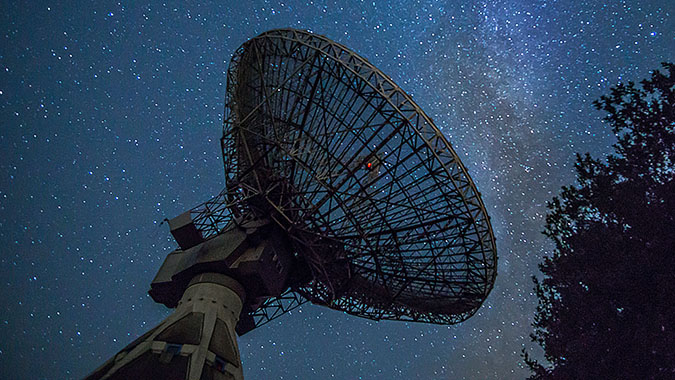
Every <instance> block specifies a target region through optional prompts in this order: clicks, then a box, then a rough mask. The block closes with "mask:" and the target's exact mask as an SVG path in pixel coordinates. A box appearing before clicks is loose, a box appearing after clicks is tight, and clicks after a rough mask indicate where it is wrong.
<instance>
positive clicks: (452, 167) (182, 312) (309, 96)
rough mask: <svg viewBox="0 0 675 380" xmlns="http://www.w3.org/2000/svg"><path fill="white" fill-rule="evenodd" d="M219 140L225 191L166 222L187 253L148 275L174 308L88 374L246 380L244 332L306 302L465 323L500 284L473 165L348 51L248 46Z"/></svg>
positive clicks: (277, 43) (303, 45)
mask: <svg viewBox="0 0 675 380" xmlns="http://www.w3.org/2000/svg"><path fill="white" fill-rule="evenodd" d="M221 145H222V150H223V159H224V166H225V174H226V185H225V188H224V189H223V191H222V192H221V193H220V194H219V195H218V196H216V197H215V198H213V199H211V200H209V201H207V202H205V203H203V204H201V205H199V206H197V207H195V208H193V209H191V210H189V211H187V212H185V213H184V214H182V215H180V216H178V217H176V218H174V219H172V220H171V221H170V222H169V225H170V227H171V232H172V234H173V236H174V238H175V239H176V241H177V242H178V244H179V246H180V249H177V250H176V251H174V252H172V253H171V254H169V256H167V258H166V260H165V262H164V264H163V265H162V268H160V270H159V272H158V274H157V276H156V277H155V280H154V281H153V282H152V284H151V290H150V295H151V296H152V297H153V299H154V300H155V301H157V302H160V303H163V304H165V305H167V306H169V307H177V310H176V312H175V313H174V314H173V315H172V316H170V317H169V318H168V319H167V320H166V321H165V322H163V323H162V324H160V325H159V326H158V327H156V328H155V329H153V330H151V331H150V332H148V333H147V334H146V335H145V336H144V337H141V338H139V340H137V342H134V343H132V344H131V345H130V346H128V347H127V348H125V349H124V350H123V351H122V352H121V353H124V355H122V357H121V358H119V356H120V354H121V353H120V354H118V355H117V356H116V357H115V358H113V359H111V361H109V362H108V363H106V365H107V367H106V365H104V366H103V367H102V368H99V370H97V372H95V373H94V374H92V377H90V378H92V379H99V378H100V379H104V378H109V379H113V378H122V377H116V376H119V373H120V371H122V372H123V371H124V369H125V368H129V367H132V366H133V365H132V364H131V363H134V360H135V362H136V366H137V367H139V366H140V364H138V363H140V359H139V358H140V357H142V356H143V355H145V359H143V360H145V361H143V366H141V367H142V368H152V369H153V370H156V369H157V368H160V369H161V368H165V369H166V368H169V367H170V366H171V363H174V364H175V363H179V362H181V360H183V362H185V363H188V362H189V364H185V365H186V368H187V369H184V370H182V372H180V371H179V372H180V373H181V375H180V376H181V377H177V378H181V379H199V378H200V376H203V375H204V374H207V373H209V374H211V376H216V377H213V378H236V379H240V378H242V376H243V375H242V370H241V363H240V359H239V354H238V348H237V344H236V340H235V339H234V332H235V331H236V332H237V333H238V334H239V335H242V334H244V333H246V332H247V331H250V330H252V329H254V328H256V327H259V326H261V325H263V324H265V323H267V322H269V321H270V320H272V319H274V318H277V317H279V316H280V315H283V314H284V313H285V312H287V311H289V310H291V309H293V308H295V307H298V306H299V305H301V304H302V303H304V302H307V301H310V302H312V303H314V304H318V305H322V306H326V307H329V308H332V309H335V310H340V311H344V312H347V313H349V314H352V315H356V316H359V317H365V318H369V319H373V320H382V319H388V320H405V321H415V322H425V323H435V324H453V323H458V322H461V321H463V320H465V319H467V318H469V317H470V316H471V315H473V314H474V313H475V312H476V311H477V310H478V308H479V307H480V305H481V304H482V302H483V301H484V300H485V299H486V297H487V296H488V294H489V292H490V291H491V289H492V287H493V285H494V281H495V277H496V273H497V272H496V265H497V255H496V246H495V239H494V234H493V232H492V228H491V225H490V220H489V217H488V215H487V212H486V210H485V206H484V205H483V202H482V200H481V198H480V193H479V192H478V191H477V189H476V186H475V184H474V183H473V181H472V180H471V178H470V176H469V174H468V172H467V170H466V168H465V167H464V166H463V164H462V163H461V161H460V160H459V158H458V156H457V154H456V153H455V151H454V150H453V148H452V147H451V145H450V143H449V142H448V140H447V139H446V138H445V137H444V136H443V134H442V133H441V132H440V130H439V129H438V128H437V127H436V126H435V125H434V123H433V122H432V120H431V119H430V118H429V117H428V116H427V115H426V114H425V113H424V112H423V111H422V110H421V109H420V108H419V106H418V105H417V104H416V103H415V102H414V101H413V100H412V98H411V97H410V96H409V95H407V94H406V93H405V92H404V91H403V90H401V89H400V88H399V87H398V86H397V85H396V84H394V82H393V81H392V80H391V79H390V78H389V77H387V76H386V75H385V74H383V73H382V72H381V71H380V70H378V69H377V68H375V67H374V66H373V65H372V64H370V63H369V62H368V61H367V60H365V59H364V58H362V57H360V56H359V55H357V54H356V53H354V52H352V51H351V50H349V49H348V48H346V47H345V46H343V45H340V44H338V43H336V42H334V41H331V40H330V39H328V38H326V37H323V36H319V35H316V34H313V33H310V32H306V31H300V30H293V29H279V30H271V31H268V32H265V33H263V34H261V35H259V36H257V37H255V38H253V39H251V40H249V41H247V42H246V43H244V44H243V45H242V46H241V47H240V48H239V49H238V50H237V51H236V52H235V54H234V56H233V58H232V61H231V63H230V67H229V70H228V73H227V95H226V99H225V122H224V128H223V137H222V140H221ZM196 295H198V297H197V296H196ZM207 301H208V302H207ZM200 302H201V303H200ZM209 302H210V303H209ZM211 305H218V307H215V306H211ZM223 310H225V312H223ZM178 314H179V315H178ZM176 315H178V316H176ZM200 318H201V319H200ZM219 321H220V322H221V324H220V325H218V322H219ZM216 326H221V327H220V330H218V331H216V330H217V329H218V328H217V327H216ZM167 331H169V332H167ZM194 331H201V332H200V333H195V332H194ZM190 333H191V334H192V335H191V337H190V339H187V338H185V336H187V335H189V334H190ZM186 334H187V335H186ZM186 342H187V343H186ZM214 342H216V343H214ZM223 342H226V343H227V344H225V343H223ZM143 344H145V348H143V349H140V348H139V346H140V345H143ZM218 344H220V346H222V347H220V348H219V347H215V346H214V345H216V346H217V345H218ZM223 347H225V348H223ZM132 353H133V354H132ZM181 363H182V362H181ZM141 367H139V368H141ZM181 368H182V367H181ZM135 371H136V372H129V373H135V374H137V373H139V372H138V371H140V370H139V369H136V370H135ZM167 373H168V372H167ZM171 373H178V372H176V371H174V372H171ZM94 375H96V376H94ZM97 376H98V377H97ZM217 376H223V377H217ZM228 376H229V377H228Z"/></svg>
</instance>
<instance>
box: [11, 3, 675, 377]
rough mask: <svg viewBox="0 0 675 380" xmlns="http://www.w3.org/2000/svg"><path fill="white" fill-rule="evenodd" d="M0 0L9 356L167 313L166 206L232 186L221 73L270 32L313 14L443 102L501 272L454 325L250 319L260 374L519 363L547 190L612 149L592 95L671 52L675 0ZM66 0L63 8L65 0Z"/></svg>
mask: <svg viewBox="0 0 675 380" xmlns="http://www.w3.org/2000/svg"><path fill="white" fill-rule="evenodd" d="M50 3H51V2H49V1H40V2H26V3H21V2H3V4H2V6H1V7H0V9H1V12H0V28H1V34H0V38H2V45H1V47H0V146H2V156H1V158H0V244H1V246H2V253H0V297H1V298H0V301H1V302H0V373H2V374H3V375H2V376H3V377H4V378H7V379H32V378H45V379H65V378H81V377H83V376H84V375H86V374H87V373H89V372H90V371H92V370H93V369H94V368H96V367H97V366H98V365H100V364H102V363H103V362H104V361H105V360H107V359H108V358H109V357H110V356H111V355H113V354H114V353H116V352H117V351H118V350H119V349H121V348H122V347H124V346H125V345H126V344H127V343H129V342H131V341H132V340H133V339H134V338H136V337H137V336H139V335H141V334H142V333H143V332H145V331H146V330H148V329H150V328H151V327H153V326H155V325H156V324H157V323H159V322H160V321H161V320H162V319H164V318H165V317H166V316H167V315H168V314H169V313H170V310H168V309H166V308H165V307H164V306H162V305H158V304H155V303H154V302H153V301H152V299H151V298H150V297H149V296H148V295H147V290H148V289H149V284H150V282H151V280H152V278H153V277H154V275H155V273H156V271H157V269H158V268H159V266H160V264H161V263H162V261H163V259H164V257H165V256H166V255H167V254H168V253H169V252H170V251H171V250H173V249H174V248H175V247H176V244H175V242H174V241H173V239H172V238H171V235H170V234H169V231H168V227H167V226H166V225H160V224H161V221H162V220H163V219H164V218H165V217H169V218H170V217H173V216H176V215H178V214H179V213H181V212H183V211H185V210H186V209H189V208H191V207H193V206H195V205H197V204H199V203H201V202H203V201H205V200H207V199H209V198H210V197H212V196H213V195H215V194H217V193H218V192H219V191H220V189H222V187H223V185H224V173H223V165H222V158H221V153H220V148H219V142H218V139H219V138H220V135H221V126H222V112H223V99H224V94H225V71H226V70H227V65H228V63H229V59H230V57H231V54H232V53H233V52H234V50H235V49H236V48H237V47H238V46H239V45H240V44H242V43H243V42H244V41H246V40H247V39H249V38H251V37H254V36H256V35H258V34H260V33H262V32H264V31H266V30H268V29H273V28H281V27H293V28H301V29H307V30H310V31H312V32H315V33H319V34H323V35H326V36H327V37H329V38H331V39H333V40H335V41H337V42H340V43H343V44H345V45H346V46H348V47H349V48H351V49H352V50H354V51H356V52H357V53H359V54H361V55H362V56H364V57H365V58H367V59H368V60H369V61H370V62H371V63H373V64H375V65H376V66H377V67H379V68H380V69H381V70H382V71H384V72H385V73H387V74H388V75H389V76H390V77H391V78H392V79H393V80H394V81H395V82H396V83H397V84H399V85H400V86H401V87H402V88H403V89H404V90H406V91H407V92H408V93H410V94H411V95H412V96H413V99H415V101H416V102H417V103H418V104H419V105H420V106H421V107H422V108H423V109H424V110H425V111H426V113H427V114H428V115H429V116H431V117H432V118H433V119H434V121H435V122H436V124H437V125H438V126H439V128H441V130H442V131H443V132H444V133H445V134H446V136H447V137H448V138H449V140H450V141H451V143H452V144H453V146H454V148H455V149H456V151H457V152H458V154H459V155H460V157H461V158H462V160H463V162H464V164H465V165H466V166H467V168H468V169H469V172H470V173H471V175H472V177H473V179H474V181H475V182H476V184H477V186H478V188H479V190H480V191H481V192H482V194H483V200H484V202H485V204H486V207H487V209H488V212H489V213H490V215H491V217H492V222H493V228H494V230H495V234H496V238H497V247H498V254H499V260H500V261H499V275H498V277H497V282H496V285H495V288H494V290H493V291H492V293H491V294H490V296H489V297H488V299H487V301H486V302H485V304H484V305H483V307H482V308H481V309H480V310H479V312H478V313H477V314H476V315H475V316H473V317H472V318H471V319H469V320H467V321H465V322H464V323H462V324H459V325H455V326H435V325H423V324H415V323H403V322H373V321H369V320H365V319H359V318H356V317H351V316H348V315H345V314H342V313H339V312H336V311H332V310H329V309H325V308H321V307H318V306H313V305H305V306H303V307H302V308H301V309H298V310H295V311H293V312H292V313H290V314H289V315H286V316H284V317H281V318H279V319H277V320H275V321H273V322H272V323H270V324H268V325H266V326H264V327H261V328H259V329H257V330H254V331H252V332H250V333H248V334H246V335H244V336H243V337H241V338H239V345H240V349H241V353H242V360H243V363H244V373H245V376H246V377H247V378H248V379H296V378H297V379H333V378H334V379H358V378H363V379H407V378H419V379H522V378H524V377H525V376H526V375H527V371H526V370H525V369H524V368H523V364H522V359H521V357H520V352H521V349H523V348H526V349H527V350H528V351H529V352H532V353H533V354H534V355H535V356H536V355H540V353H541V352H540V350H539V351H538V349H537V348H536V347H535V345H534V344H533V343H531V342H530V340H529V337H528V334H529V333H530V331H531V327H530V324H531V322H532V319H533V313H534V309H535V305H536V297H535V296H534V295H533V291H532V282H531V279H530V278H531V276H532V275H534V274H536V273H537V263H538V262H540V261H541V258H542V257H543V256H544V255H545V254H546V252H550V249H551V245H550V244H549V243H548V242H547V241H546V240H545V239H544V238H543V236H542V235H541V234H540V231H541V230H542V229H543V216H544V214H545V211H546V210H545V204H546V201H547V200H549V199H550V198H551V197H552V196H553V195H555V194H556V193H557V192H558V189H559V187H560V186H561V185H563V184H567V183H570V182H571V181H572V180H573V178H574V177H573V176H574V173H573V167H572V163H573V154H574V153H575V152H587V151H589V152H591V153H593V154H594V155H596V156H601V155H604V154H606V153H607V152H609V151H610V146H611V144H612V142H613V136H612V135H611V132H610V130H609V128H608V127H607V126H606V125H604V124H603V123H602V122H601V118H602V116H603V115H602V113H600V112H598V111H595V110H594V108H593V107H592V104H591V102H592V101H593V100H594V99H596V98H598V97H599V96H600V95H602V94H605V93H607V92H608V90H609V88H610V87H611V86H613V85H616V84H617V83H619V82H620V81H628V80H640V79H642V78H645V77H646V76H648V74H649V72H650V70H653V69H656V68H658V67H659V63H660V62H661V61H664V60H668V61H673V60H675V3H673V2H672V0H645V1H638V0H636V1H608V2H605V1H600V0H598V1H590V0H574V1H573V0H561V1H545V0H544V1H534V0H495V1H426V0H425V1H415V0H395V1H386V2H385V1H379V0H377V1H337V2H323V1H306V0H302V1H294V0H284V1H250V0H241V1H220V2H213V3H207V4H202V5H186V4H185V3H184V2H170V3H166V4H162V3H160V2H150V3H143V2H142V1H135V2H124V3H113V2H104V1H98V2H67V3H61V2H55V3H53V4H50ZM64 4H68V5H64Z"/></svg>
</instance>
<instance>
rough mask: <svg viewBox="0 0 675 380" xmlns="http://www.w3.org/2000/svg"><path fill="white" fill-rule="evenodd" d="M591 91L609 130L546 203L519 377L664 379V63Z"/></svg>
mask: <svg viewBox="0 0 675 380" xmlns="http://www.w3.org/2000/svg"><path fill="white" fill-rule="evenodd" d="M662 66H663V68H664V71H665V72H666V73H665V74H663V73H661V72H659V71H655V72H653V73H652V74H651V78H649V79H646V80H643V81H642V82H641V83H640V85H638V86H636V85H635V84H634V83H633V82H630V83H628V84H627V85H623V84H621V85H618V86H616V87H614V88H612V90H611V93H610V94H609V95H606V96H603V97H601V98H600V100H598V101H595V102H594V105H595V107H596V108H597V109H598V110H601V111H605V112H607V116H606V117H605V119H604V120H605V121H606V122H608V123H609V124H610V125H611V127H612V129H613V131H614V133H615V134H616V136H617V143H616V144H615V145H614V151H615V152H614V154H612V155H610V156H608V157H607V160H606V162H604V161H601V160H597V159H594V158H592V157H591V156H590V155H589V154H586V155H584V156H582V155H577V160H576V164H575V167H576V171H577V182H578V183H577V185H576V186H566V187H563V189H562V193H561V195H560V197H556V198H554V199H553V200H552V201H551V202H549V203H548V208H549V212H548V214H547V216H546V227H545V230H544V234H545V235H546V236H547V237H548V238H549V239H551V240H552V241H553V242H554V243H555V251H554V252H553V254H552V256H549V257H546V258H545V259H544V261H543V263H541V264H540V265H539V267H540V269H541V271H542V272H543V274H544V276H543V279H542V280H541V281H539V280H538V279H537V278H534V282H535V289H536V294H537V296H538V298H539V304H538V307H537V311H536V315H535V321H534V323H533V326H534V333H533V334H531V337H532V340H533V341H534V342H536V343H538V344H539V345H540V346H541V347H542V348H543V349H544V354H545V357H546V360H547V361H548V362H549V365H543V364H541V363H539V362H538V361H536V360H535V359H533V358H532V357H531V356H529V355H528V354H527V353H526V352H525V350H523V355H524V358H525V362H526V363H527V365H528V366H529V368H530V370H531V371H532V375H531V377H530V379H650V378H651V379H665V378H668V379H673V378H675V220H674V219H675V65H673V64H672V63H663V64H662Z"/></svg>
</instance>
